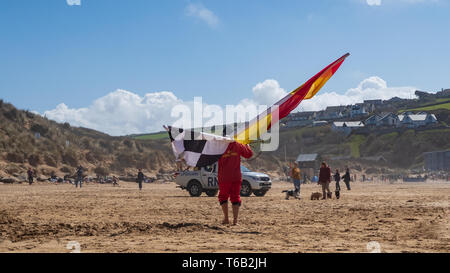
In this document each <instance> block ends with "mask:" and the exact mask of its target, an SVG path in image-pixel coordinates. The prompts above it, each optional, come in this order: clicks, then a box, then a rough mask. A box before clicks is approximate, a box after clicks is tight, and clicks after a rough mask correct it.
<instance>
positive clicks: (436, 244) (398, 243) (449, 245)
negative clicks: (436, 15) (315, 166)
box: [0, 182, 450, 252]
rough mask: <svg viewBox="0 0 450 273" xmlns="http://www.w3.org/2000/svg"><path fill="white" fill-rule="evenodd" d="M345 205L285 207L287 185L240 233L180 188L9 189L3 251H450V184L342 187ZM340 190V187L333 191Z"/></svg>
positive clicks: (257, 206)
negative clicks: (74, 245) (72, 247)
mask: <svg viewBox="0 0 450 273" xmlns="http://www.w3.org/2000/svg"><path fill="white" fill-rule="evenodd" d="M341 187H342V188H343V190H342V198H341V199H340V200H336V199H333V200H326V201H324V200H320V201H311V200H309V197H310V194H311V193H312V192H315V191H319V187H318V186H317V185H302V193H301V195H302V200H294V199H292V200H284V194H282V193H281V191H282V190H283V189H289V188H292V187H291V185H290V184H288V183H283V182H277V183H274V187H273V188H272V189H271V190H270V191H269V192H268V194H267V195H266V196H265V197H248V198H243V206H242V209H241V216H240V220H241V221H240V225H239V226H223V225H221V224H220V222H221V220H222V219H221V211H220V208H219V206H218V203H217V199H216V197H214V198H211V197H206V196H202V197H199V198H193V197H189V195H188V193H187V192H186V191H182V190H181V189H178V188H176V185H175V184H174V183H168V184H145V185H144V190H143V191H142V192H138V190H137V184H135V183H126V182H122V183H121V186H120V187H116V188H114V187H112V186H111V185H99V184H88V185H85V187H84V188H83V189H81V190H80V189H75V188H74V186H72V185H50V184H47V183H38V184H35V185H33V186H28V185H26V184H21V185H0V233H1V237H0V252H69V250H68V249H66V246H67V243H68V242H69V241H77V242H79V244H80V249H81V252H367V251H368V250H367V244H368V243H369V242H372V241H376V242H378V243H379V245H380V248H381V251H382V252H449V251H450V226H449V222H450V221H449V218H450V183H448V182H443V183H427V184H425V183H421V184H419V183H417V184H414V183H407V184H405V183H401V184H362V183H354V184H353V189H352V190H351V191H347V190H345V186H344V185H343V183H342V185H341ZM331 188H332V189H334V185H333V186H332V187H331Z"/></svg>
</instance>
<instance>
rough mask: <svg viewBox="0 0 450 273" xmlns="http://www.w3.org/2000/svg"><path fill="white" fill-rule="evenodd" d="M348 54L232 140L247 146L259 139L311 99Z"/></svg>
mask: <svg viewBox="0 0 450 273" xmlns="http://www.w3.org/2000/svg"><path fill="white" fill-rule="evenodd" d="M349 55H350V54H349V53H347V54H345V55H344V56H342V57H341V58H339V59H337V60H336V61H335V62H333V63H332V64H330V65H329V66H327V67H325V68H324V69H323V70H322V71H320V72H319V73H318V74H317V75H315V76H314V77H312V78H311V79H309V80H308V81H307V82H306V83H304V84H303V85H302V86H300V87H299V88H297V89H295V90H294V91H292V92H290V93H289V94H288V95H286V96H285V97H284V98H282V99H281V100H280V101H278V102H277V103H275V104H274V105H272V106H271V107H270V108H268V109H267V110H266V111H264V112H262V113H261V114H259V115H258V116H257V117H256V118H254V119H253V120H252V121H250V122H249V123H248V124H247V125H246V126H245V128H243V129H242V130H241V131H240V132H238V133H237V134H235V135H234V139H235V140H236V141H237V142H239V143H242V144H249V143H250V142H252V141H254V140H257V139H259V137H260V136H261V135H262V134H264V133H266V132H267V131H268V130H269V129H270V127H271V126H272V125H273V122H278V121H279V120H280V119H282V118H284V117H286V116H287V115H289V113H290V112H291V111H292V110H294V109H295V108H297V106H298V105H299V104H300V102H302V101H303V100H304V99H306V100H307V99H311V98H312V97H313V96H314V95H315V94H316V93H317V92H319V90H320V89H321V88H322V86H324V85H325V83H326V82H327V81H328V80H329V79H330V78H331V77H332V76H333V75H334V73H336V71H337V70H338V69H339V67H340V66H341V64H342V63H343V62H344V60H345V58H347V57H348V56H349ZM275 111H278V118H275V119H276V120H272V119H273V117H275V115H274V112H275Z"/></svg>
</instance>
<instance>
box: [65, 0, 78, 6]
mask: <svg viewBox="0 0 450 273" xmlns="http://www.w3.org/2000/svg"><path fill="white" fill-rule="evenodd" d="M66 3H67V5H69V6H81V0H66Z"/></svg>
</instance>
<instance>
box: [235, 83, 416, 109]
mask: <svg viewBox="0 0 450 273" xmlns="http://www.w3.org/2000/svg"><path fill="white" fill-rule="evenodd" d="M416 90H417V88H415V87H410V86H406V87H389V86H388V85H387V83H386V81H385V80H383V79H381V78H380V77H376V76H373V77H369V78H367V79H365V80H363V81H361V82H360V83H359V84H358V86H357V87H355V88H350V89H348V90H347V91H346V92H344V93H343V94H339V93H336V92H326V93H322V92H319V93H318V94H317V95H315V96H314V97H313V98H312V99H310V100H304V101H303V102H302V103H301V104H300V106H299V107H298V108H297V110H300V111H320V110H323V109H325V108H326V107H327V106H336V105H350V104H354V103H359V102H363V101H364V100H370V99H383V100H388V99H391V98H393V97H399V98H406V99H410V98H414V97H415V94H414V93H415V91H416ZM253 95H254V98H253V99H244V100H242V101H241V102H240V103H239V104H241V105H243V106H248V105H249V104H254V105H268V106H270V105H272V104H274V103H275V102H277V101H278V100H279V99H281V98H283V97H284V96H285V95H287V92H286V91H285V90H284V89H283V88H281V87H280V85H279V83H278V82H277V81H276V80H273V79H270V80H265V81H264V82H262V83H258V84H257V85H256V86H255V87H253ZM294 111H295V110H294Z"/></svg>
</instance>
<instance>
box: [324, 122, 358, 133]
mask: <svg viewBox="0 0 450 273" xmlns="http://www.w3.org/2000/svg"><path fill="white" fill-rule="evenodd" d="M359 128H364V123H363V122H362V121H335V122H333V124H332V125H331V130H333V131H335V132H341V133H344V134H347V135H348V134H350V133H351V132H352V131H353V130H356V129H359Z"/></svg>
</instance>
